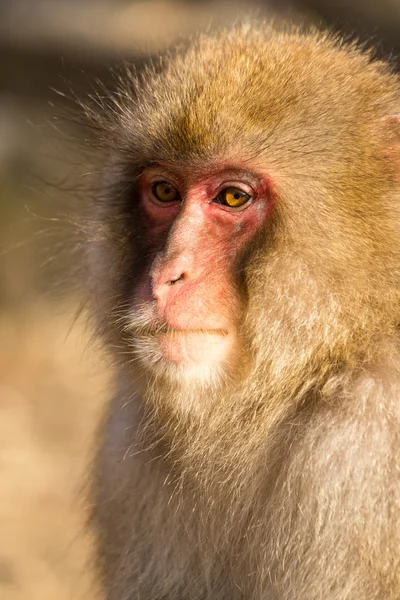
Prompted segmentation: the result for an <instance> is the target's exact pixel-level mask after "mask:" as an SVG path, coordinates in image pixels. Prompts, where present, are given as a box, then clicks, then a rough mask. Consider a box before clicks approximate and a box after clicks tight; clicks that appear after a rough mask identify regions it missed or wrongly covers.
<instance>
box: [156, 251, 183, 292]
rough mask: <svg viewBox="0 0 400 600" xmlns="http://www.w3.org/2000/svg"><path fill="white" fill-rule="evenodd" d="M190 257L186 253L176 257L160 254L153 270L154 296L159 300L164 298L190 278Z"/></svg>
mask: <svg viewBox="0 0 400 600" xmlns="http://www.w3.org/2000/svg"><path fill="white" fill-rule="evenodd" d="M190 272H191V266H190V258H189V257H188V256H187V255H186V256H185V255H182V254H180V255H178V256H175V257H163V256H162V255H159V256H158V257H157V258H156V260H155V261H154V264H153V268H152V270H151V280H152V288H153V296H154V298H156V299H157V300H163V299H164V298H165V297H166V295H167V294H168V293H170V292H171V286H173V287H174V288H175V289H174V292H175V291H178V289H179V288H180V287H181V286H182V285H185V284H186V283H187V282H188V281H189V279H190Z"/></svg>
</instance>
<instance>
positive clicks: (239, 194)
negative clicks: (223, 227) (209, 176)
mask: <svg viewBox="0 0 400 600" xmlns="http://www.w3.org/2000/svg"><path fill="white" fill-rule="evenodd" d="M250 199H251V196H250V195H249V194H246V192H243V191H242V190H239V189H238V188H234V187H228V188H225V189H224V190H222V191H221V192H220V193H219V194H218V196H217V197H216V199H215V201H214V202H217V204H223V206H229V208H240V207H241V206H243V205H244V204H246V202H248V201H249V200H250Z"/></svg>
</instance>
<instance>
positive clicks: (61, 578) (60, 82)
mask: <svg viewBox="0 0 400 600" xmlns="http://www.w3.org/2000/svg"><path fill="white" fill-rule="evenodd" d="M248 13H250V14H251V15H253V16H254V15H256V17H257V18H263V17H265V18H267V19H268V18H270V17H274V16H275V15H277V16H278V17H283V18H284V19H289V20H291V21H293V22H303V21H305V22H310V23H313V24H315V25H316V26H318V27H322V28H329V29H330V30H333V31H338V32H340V33H342V34H343V35H345V36H346V38H350V37H354V36H355V37H357V38H358V39H360V40H361V41H363V42H366V43H367V44H370V45H372V46H374V47H375V48H376V49H377V52H378V55H380V56H383V57H386V58H390V59H391V60H392V61H393V64H394V65H398V64H399V62H398V59H397V55H398V54H400V35H399V34H400V2H399V0H380V2H377V1H376V0H352V2H348V1H346V0H336V1H334V0H269V1H268V0H265V1H264V2H262V1H261V0H259V1H258V2H253V3H249V2H240V1H237V2H222V1H219V2H215V1H211V0H210V1H207V2H206V1H201V0H197V1H194V0H192V1H189V0H187V1H186V2H185V1H180V2H168V1H164V2H162V1H161V2H150V1H148V2H135V1H130V0H108V1H107V0H103V1H100V0H98V1H97V2H94V1H92V2H90V1H85V0H68V1H65V0H0V332H1V344H0V469H1V484H0V486H1V487H0V531H1V537H0V600H17V599H18V600H20V599H21V600H22V599H28V598H29V600H39V599H40V600H47V599H49V600H50V598H52V599H53V598H57V599H58V600H64V599H65V600H72V599H78V600H83V599H85V600H91V599H94V598H97V597H98V596H97V595H96V592H95V585H94V582H93V581H92V578H91V576H90V568H89V567H88V564H89V563H88V560H89V557H90V541H89V540H88V537H87V536H86V535H84V534H83V530H82V528H83V523H84V520H85V500H82V496H83V495H82V494H81V492H80V489H81V482H82V480H83V473H84V471H85V465H86V463H87V460H88V456H90V447H91V442H92V438H93V431H94V428H95V425H96V423H97V421H98V419H99V417H100V414H101V410H102V406H103V402H104V399H105V397H106V395H107V388H108V381H109V369H108V367H107V366H106V365H105V363H104V361H103V359H102V357H101V356H100V353H99V351H98V350H97V349H95V348H94V347H93V344H92V342H90V343H89V342H88V338H89V332H88V328H87V326H86V323H85V320H84V319H79V318H78V319H76V318H75V317H76V314H77V313H78V311H79V305H80V300H81V299H80V298H79V289H78V290H77V286H74V285H72V284H71V280H70V279H69V278H68V276H66V273H69V272H73V267H74V264H75V263H76V262H77V261H79V252H78V251H77V249H76V246H74V243H73V242H71V243H70V236H71V239H72V238H73V233H71V228H70V227H69V224H68V222H69V214H70V213H71V212H72V211H73V210H75V209H76V205H77V204H79V194H77V193H76V191H75V190H76V189H78V187H79V184H77V182H76V180H75V181H74V172H75V171H76V169H75V166H76V162H77V161H78V162H79V161H80V159H79V158H77V156H78V155H77V154H76V153H75V151H74V145H73V144H71V139H75V140H77V144H78V145H79V136H81V135H82V132H81V130H80V129H79V127H77V126H76V125H74V123H73V120H71V122H70V123H68V122H67V124H66V125H65V124H63V125H62V126H61V127H60V128H59V127H58V125H57V126H56V127H55V124H57V123H59V122H60V121H57V119H56V120H55V117H56V116H57V115H59V114H62V113H64V112H65V109H66V108H68V109H69V108H70V106H71V104H72V97H73V94H74V93H76V94H77V95H78V96H79V95H80V94H82V95H85V94H88V93H90V90H91V87H92V86H93V85H94V82H95V81H96V80H100V81H103V82H105V83H106V85H107V86H110V87H112V86H113V85H114V83H113V81H114V80H113V77H112V75H111V74H110V67H113V66H115V65H116V64H118V63H119V62H120V61H122V60H127V61H128V62H134V63H136V64H138V65H139V66H140V64H141V63H142V62H143V61H146V60H147V59H148V57H150V56H154V55H156V54H157V52H159V51H161V50H163V49H164V48H165V47H167V46H168V45H169V44H171V43H172V42H173V41H174V40H176V39H177V38H179V37H180V36H182V35H185V36H186V35H188V34H189V35H190V32H192V31H195V30H196V29H198V28H203V27H207V26H208V25H209V24H210V23H220V22H221V23H225V22H228V23H229V22H230V21H234V20H235V19H236V18H237V17H238V16H240V15H242V14H248ZM79 166H80V167H81V165H79ZM75 184H76V187H75ZM78 287H79V286H78ZM80 498H81V499H80Z"/></svg>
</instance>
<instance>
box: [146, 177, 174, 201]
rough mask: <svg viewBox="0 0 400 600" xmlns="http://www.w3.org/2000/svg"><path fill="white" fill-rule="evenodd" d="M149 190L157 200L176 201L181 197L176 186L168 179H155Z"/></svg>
mask: <svg viewBox="0 0 400 600" xmlns="http://www.w3.org/2000/svg"><path fill="white" fill-rule="evenodd" d="M151 191H152V193H153V196H154V197H155V198H156V199H157V200H158V201H159V202H176V201H178V200H180V199H181V196H180V194H179V192H178V190H177V189H176V187H174V186H173V185H171V184H170V183H168V181H157V183H154V184H153V185H152V186H151Z"/></svg>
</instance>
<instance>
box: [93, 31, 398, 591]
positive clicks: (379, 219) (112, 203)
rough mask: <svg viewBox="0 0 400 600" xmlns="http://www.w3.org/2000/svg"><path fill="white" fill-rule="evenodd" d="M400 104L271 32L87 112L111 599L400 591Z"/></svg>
mask: <svg viewBox="0 0 400 600" xmlns="http://www.w3.org/2000/svg"><path fill="white" fill-rule="evenodd" d="M399 92H400V87H399V79H398V76H397V75H396V74H394V73H393V71H392V70H391V68H390V66H389V65H388V64H386V63H384V62H380V61H377V60H374V58H373V56H372V55H371V54H370V53H368V52H366V51H364V50H360V49H359V48H357V46H356V45H347V44H345V43H344V42H343V41H342V40H340V39H338V38H333V37H331V36H330V35H325V34H320V33H315V32H311V33H306V34H304V33H300V32H298V31H290V32H275V31H273V30H272V29H271V28H270V27H269V26H267V25H265V24H261V25H260V24H259V25H253V24H252V25H250V26H249V25H245V26H243V25H240V26H237V27H236V28H232V29H229V30H223V31H220V32H218V33H215V34H208V35H200V36H199V37H197V38H196V39H195V40H192V42H191V43H190V44H188V45H183V46H181V47H179V48H178V49H177V50H175V51H173V52H171V53H170V54H169V55H168V56H164V57H163V58H162V60H161V59H160V61H159V62H157V61H155V63H154V65H153V66H151V67H149V68H148V69H147V70H146V71H145V73H144V74H142V75H139V76H137V75H135V74H130V75H127V77H126V81H125V82H123V83H122V84H121V89H120V90H119V92H118V93H116V94H115V96H114V98H113V99H112V100H107V105H108V109H107V110H105V111H104V112H103V111H101V110H100V111H98V110H97V108H96V107H95V104H96V103H93V104H92V105H90V104H89V106H86V112H87V115H88V116H89V118H90V123H91V126H92V128H93V131H94V132H95V133H96V135H97V136H98V140H99V144H100V145H101V146H102V149H103V154H104V162H103V163H102V176H101V180H100V184H99V185H98V186H97V187H98V188H99V190H98V191H97V192H96V194H95V208H94V212H93V214H94V217H93V221H94V225H93V231H92V235H91V240H90V242H89V243H88V259H87V260H88V272H89V273H90V275H91V278H90V285H91V295H92V305H93V307H94V308H93V313H94V315H95V318H96V320H97V324H98V328H99V330H100V331H101V335H102V336H103V338H104V340H105V342H106V344H107V346H108V348H109V349H110V352H111V355H112V356H113V358H114V362H115V366H116V371H117V377H116V382H115V393H114V396H113V399H112V401H111V402H110V405H109V408H108V411H107V415H106V416H105V419H104V422H103V424H102V429H101V432H100V437H99V447H98V451H97V455H96V460H95V464H94V467H93V473H92V481H93V484H92V500H91V506H92V523H93V526H94V530H95V533H96V538H97V556H98V560H97V563H98V569H99V572H100V575H101V580H102V582H103V585H104V590H105V597H106V598H107V600H239V599H241V600H242V599H245V600H395V599H396V600H398V599H399V598H400V519H399V509H400V337H399V329H398V324H399V320H400V205H399V201H400V194H399V190H400V183H399V181H400V180H399V169H400V146H399V144H400V139H399V138H400V135H399V118H398V115H399V112H400V93H399Z"/></svg>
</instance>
